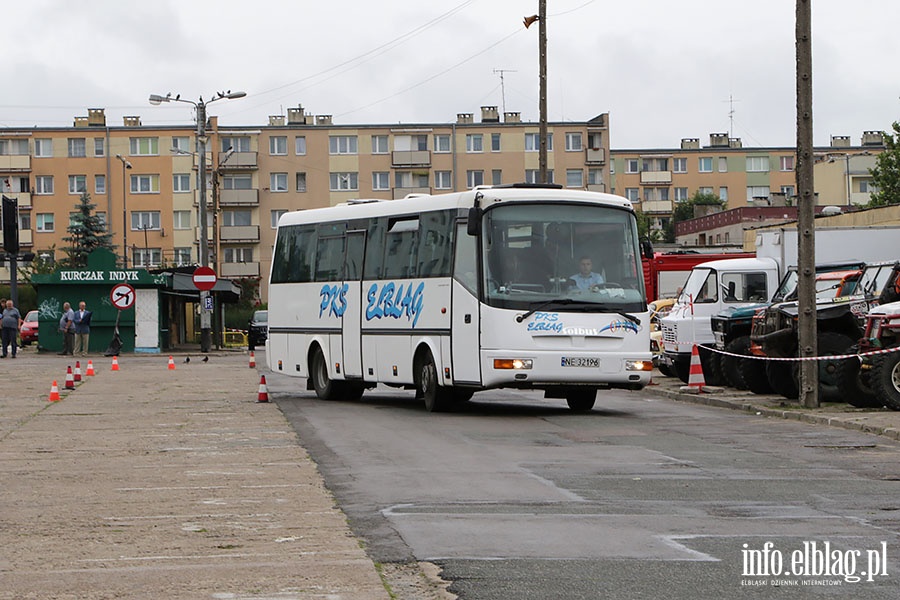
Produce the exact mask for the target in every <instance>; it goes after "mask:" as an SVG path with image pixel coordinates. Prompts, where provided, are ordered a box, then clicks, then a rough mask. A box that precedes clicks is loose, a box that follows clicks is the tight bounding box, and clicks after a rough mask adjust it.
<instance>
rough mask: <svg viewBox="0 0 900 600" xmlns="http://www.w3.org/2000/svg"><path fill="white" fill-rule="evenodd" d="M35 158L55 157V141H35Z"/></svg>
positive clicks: (41, 139) (40, 139) (43, 139)
mask: <svg viewBox="0 0 900 600" xmlns="http://www.w3.org/2000/svg"><path fill="white" fill-rule="evenodd" d="M34 156H35V158H50V157H52V156H53V140H51V139H49V138H37V139H35V140H34Z"/></svg>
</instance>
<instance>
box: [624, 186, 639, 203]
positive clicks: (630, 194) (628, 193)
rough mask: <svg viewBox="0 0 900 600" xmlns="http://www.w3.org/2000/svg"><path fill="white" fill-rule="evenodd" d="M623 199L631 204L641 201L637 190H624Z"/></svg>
mask: <svg viewBox="0 0 900 600" xmlns="http://www.w3.org/2000/svg"><path fill="white" fill-rule="evenodd" d="M625 197H626V198H628V199H629V200H631V201H632V202H640V201H641V190H639V189H638V188H625Z"/></svg>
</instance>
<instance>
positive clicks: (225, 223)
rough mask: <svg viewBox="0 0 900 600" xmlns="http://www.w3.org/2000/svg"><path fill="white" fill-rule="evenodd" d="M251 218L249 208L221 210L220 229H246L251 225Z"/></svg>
mask: <svg viewBox="0 0 900 600" xmlns="http://www.w3.org/2000/svg"><path fill="white" fill-rule="evenodd" d="M252 218H253V215H252V212H251V211H250V209H249V208H242V209H235V210H223V211H222V227H247V226H248V225H250V224H251V223H252Z"/></svg>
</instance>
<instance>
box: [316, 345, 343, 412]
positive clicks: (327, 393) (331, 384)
mask: <svg viewBox="0 0 900 600" xmlns="http://www.w3.org/2000/svg"><path fill="white" fill-rule="evenodd" d="M309 376H310V378H312V383H313V388H314V389H315V390H316V396H318V397H319V399H320V400H334V399H336V398H337V394H338V391H339V390H338V388H339V387H340V386H339V385H337V382H335V381H332V379H331V378H330V377H329V376H328V363H327V362H325V354H324V353H323V352H322V348H320V347H319V346H316V347H315V349H314V350H313V353H312V357H311V358H310V361H309Z"/></svg>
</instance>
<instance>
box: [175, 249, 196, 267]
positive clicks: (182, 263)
mask: <svg viewBox="0 0 900 600" xmlns="http://www.w3.org/2000/svg"><path fill="white" fill-rule="evenodd" d="M191 264H193V261H192V260H191V249H190V248H175V266H176V267H186V266H188V265H191Z"/></svg>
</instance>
